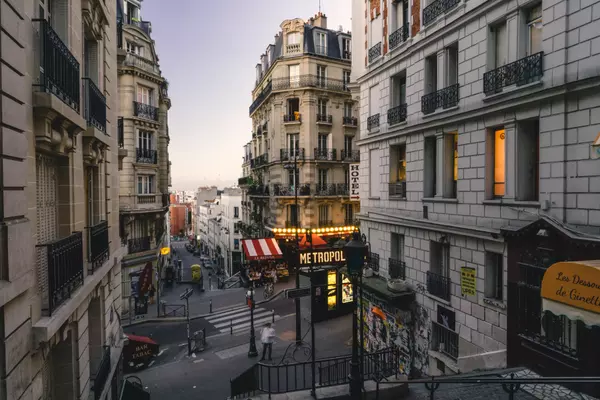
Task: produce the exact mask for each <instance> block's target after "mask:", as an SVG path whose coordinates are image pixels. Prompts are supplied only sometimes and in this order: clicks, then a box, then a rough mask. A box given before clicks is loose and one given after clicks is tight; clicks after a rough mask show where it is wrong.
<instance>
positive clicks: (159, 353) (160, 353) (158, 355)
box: [156, 347, 169, 357]
mask: <svg viewBox="0 0 600 400" xmlns="http://www.w3.org/2000/svg"><path fill="white" fill-rule="evenodd" d="M167 350H169V348H168V347H167V348H165V349H162V350H161V351H159V352H158V354H157V355H156V357H160V356H161V355H162V354H163V353H164V352H165V351H167Z"/></svg>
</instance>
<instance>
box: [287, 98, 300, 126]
mask: <svg viewBox="0 0 600 400" xmlns="http://www.w3.org/2000/svg"><path fill="white" fill-rule="evenodd" d="M287 108H288V118H289V120H290V121H298V120H299V119H300V100H299V99H297V98H295V99H288V101H287Z"/></svg>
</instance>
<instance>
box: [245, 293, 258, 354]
mask: <svg viewBox="0 0 600 400" xmlns="http://www.w3.org/2000/svg"><path fill="white" fill-rule="evenodd" d="M246 298H247V299H248V302H249V306H250V348H249V349H248V357H256V356H258V351H257V350H256V336H255V334H254V283H252V286H250V289H248V292H246Z"/></svg>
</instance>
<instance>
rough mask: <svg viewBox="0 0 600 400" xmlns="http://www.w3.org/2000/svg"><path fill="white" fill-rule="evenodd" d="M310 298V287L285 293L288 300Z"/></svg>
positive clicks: (288, 290) (289, 290)
mask: <svg viewBox="0 0 600 400" xmlns="http://www.w3.org/2000/svg"><path fill="white" fill-rule="evenodd" d="M307 296H310V287H303V288H299V289H287V290H286V291H285V297H286V298H288V299H297V298H299V297H307Z"/></svg>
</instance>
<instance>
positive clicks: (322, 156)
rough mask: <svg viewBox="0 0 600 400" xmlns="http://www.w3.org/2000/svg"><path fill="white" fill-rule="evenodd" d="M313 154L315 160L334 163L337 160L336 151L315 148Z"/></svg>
mask: <svg viewBox="0 0 600 400" xmlns="http://www.w3.org/2000/svg"><path fill="white" fill-rule="evenodd" d="M314 154H315V160H321V161H336V160H337V150H336V149H323V148H320V147H315V150H314Z"/></svg>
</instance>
